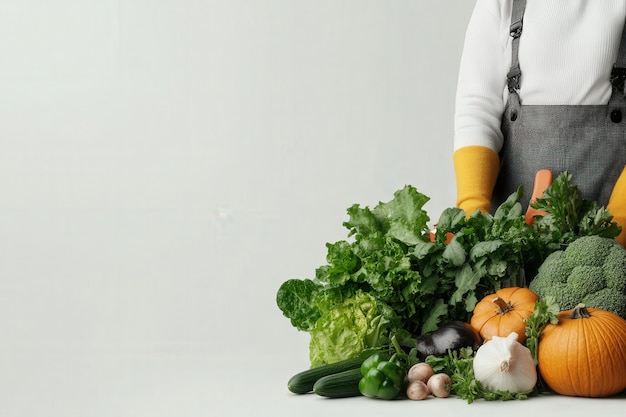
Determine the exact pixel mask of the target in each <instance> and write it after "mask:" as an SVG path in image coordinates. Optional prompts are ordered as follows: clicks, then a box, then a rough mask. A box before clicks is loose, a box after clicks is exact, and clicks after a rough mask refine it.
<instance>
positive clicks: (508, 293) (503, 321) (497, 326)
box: [470, 287, 539, 343]
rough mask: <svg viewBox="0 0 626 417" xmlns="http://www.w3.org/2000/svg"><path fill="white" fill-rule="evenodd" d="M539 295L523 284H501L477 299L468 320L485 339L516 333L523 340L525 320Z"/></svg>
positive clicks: (518, 338) (520, 340)
mask: <svg viewBox="0 0 626 417" xmlns="http://www.w3.org/2000/svg"><path fill="white" fill-rule="evenodd" d="M537 300H539V296H538V295H537V294H535V293H534V292H533V291H531V290H529V289H528V288H524V287H509V288H502V289H500V290H498V291H496V293H495V294H490V295H487V296H485V297H484V298H483V299H482V300H480V301H479V302H478V303H477V304H476V307H474V311H473V313H472V318H471V320H470V324H471V325H472V327H473V328H474V329H476V331H477V332H478V333H480V335H481V336H482V338H483V339H484V340H485V341H487V340H490V339H491V338H492V337H493V336H500V337H506V336H508V335H510V334H511V332H515V333H517V341H518V342H520V343H524V342H525V341H526V322H525V320H526V319H527V318H528V317H529V316H530V315H531V314H532V313H533V310H534V308H535V303H536V302H537Z"/></svg>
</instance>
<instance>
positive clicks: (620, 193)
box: [606, 168, 626, 246]
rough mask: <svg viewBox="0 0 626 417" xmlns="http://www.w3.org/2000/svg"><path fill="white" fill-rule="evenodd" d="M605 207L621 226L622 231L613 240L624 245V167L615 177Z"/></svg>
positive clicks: (625, 190)
mask: <svg viewBox="0 0 626 417" xmlns="http://www.w3.org/2000/svg"><path fill="white" fill-rule="evenodd" d="M606 208H607V209H608V210H609V211H610V212H611V214H612V215H613V221H614V222H616V223H617V224H618V225H619V226H621V227H622V232H621V233H620V235H619V236H617V237H616V238H615V240H617V241H618V242H619V243H621V244H622V246H626V168H625V169H624V170H623V171H622V173H621V174H620V176H619V178H618V179H617V182H616V183H615V186H614V187H613V191H612V192H611V197H610V198H609V202H608V204H607V205H606Z"/></svg>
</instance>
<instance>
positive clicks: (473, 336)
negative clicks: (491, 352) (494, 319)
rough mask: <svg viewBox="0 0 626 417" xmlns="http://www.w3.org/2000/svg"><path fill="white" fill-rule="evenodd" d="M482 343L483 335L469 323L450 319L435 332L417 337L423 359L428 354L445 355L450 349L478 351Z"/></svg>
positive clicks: (417, 347)
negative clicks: (469, 348)
mask: <svg viewBox="0 0 626 417" xmlns="http://www.w3.org/2000/svg"><path fill="white" fill-rule="evenodd" d="M482 343H483V339H482V337H481V336H480V334H479V333H478V332H477V331H476V330H474V328H473V327H472V326H470V324H469V323H465V322H463V321H459V320H455V321H450V322H447V323H444V324H442V325H441V326H440V327H439V328H438V329H437V330H435V331H434V332H431V333H428V334H425V335H422V336H418V337H417V345H416V350H417V357H418V358H419V359H420V360H422V361H423V360H424V359H426V357H427V356H430V355H433V356H445V355H447V354H448V351H451V350H459V349H461V348H464V347H471V348H472V349H474V351H476V350H477V349H478V348H479V347H480V345H481V344H482Z"/></svg>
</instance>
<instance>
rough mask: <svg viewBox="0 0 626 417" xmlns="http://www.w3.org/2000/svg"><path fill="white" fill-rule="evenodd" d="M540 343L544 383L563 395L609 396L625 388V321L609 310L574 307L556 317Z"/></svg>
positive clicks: (540, 363) (547, 327)
mask: <svg viewBox="0 0 626 417" xmlns="http://www.w3.org/2000/svg"><path fill="white" fill-rule="evenodd" d="M557 317H558V319H559V321H558V324H548V325H547V326H546V327H545V328H544V330H543V332H542V334H541V339H540V341H539V348H538V351H537V362H538V364H537V365H538V368H539V373H540V375H541V377H542V378H543V380H544V381H545V383H546V384H547V385H548V386H549V387H550V388H551V389H552V390H554V391H555V392H557V393H559V394H561V395H569V396H578V397H608V396H610V395H614V394H617V393H619V392H621V391H623V390H624V389H626V320H624V319H623V318H622V317H620V316H618V315H617V314H614V313H611V312H609V311H605V310H600V309H595V308H586V307H585V306H584V305H583V304H579V305H578V306H576V307H575V308H573V309H571V310H567V311H562V312H560V313H558V314H557Z"/></svg>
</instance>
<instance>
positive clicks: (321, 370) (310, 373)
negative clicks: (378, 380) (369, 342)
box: [287, 349, 388, 394]
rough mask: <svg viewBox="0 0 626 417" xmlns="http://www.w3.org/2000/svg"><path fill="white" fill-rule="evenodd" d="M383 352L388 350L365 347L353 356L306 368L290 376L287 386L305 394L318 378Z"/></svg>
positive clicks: (358, 363) (354, 366)
mask: <svg viewBox="0 0 626 417" xmlns="http://www.w3.org/2000/svg"><path fill="white" fill-rule="evenodd" d="M385 352H388V350H387V349H365V350H364V351H363V352H361V353H360V354H359V355H357V356H355V357H353V358H350V359H344V360H342V361H339V362H334V363H331V364H328V365H320V366H316V367H313V368H310V369H307V370H305V371H302V372H299V373H297V374H296V375H294V376H292V377H291V378H290V379H289V382H288V383H287V388H288V389H289V391H291V392H293V393H294V394H306V393H308V392H311V391H313V385H315V383H316V382H317V380H318V379H320V378H322V377H325V376H328V375H332V374H337V373H339V372H343V371H348V370H350V369H359V368H360V367H361V364H362V363H363V361H364V360H365V359H367V358H369V357H370V356H371V355H373V354H375V353H385Z"/></svg>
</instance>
